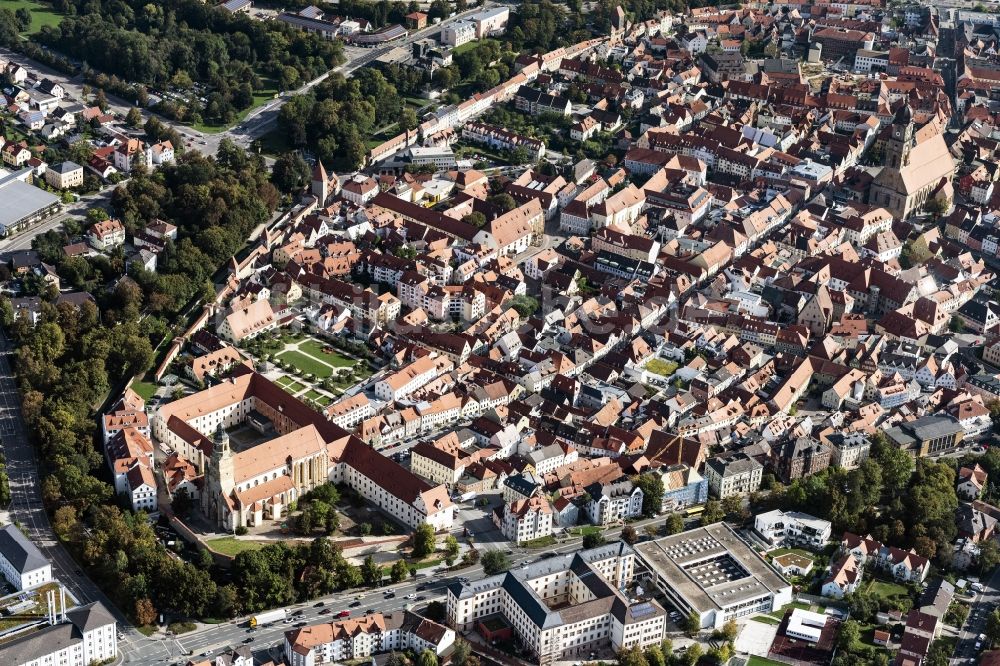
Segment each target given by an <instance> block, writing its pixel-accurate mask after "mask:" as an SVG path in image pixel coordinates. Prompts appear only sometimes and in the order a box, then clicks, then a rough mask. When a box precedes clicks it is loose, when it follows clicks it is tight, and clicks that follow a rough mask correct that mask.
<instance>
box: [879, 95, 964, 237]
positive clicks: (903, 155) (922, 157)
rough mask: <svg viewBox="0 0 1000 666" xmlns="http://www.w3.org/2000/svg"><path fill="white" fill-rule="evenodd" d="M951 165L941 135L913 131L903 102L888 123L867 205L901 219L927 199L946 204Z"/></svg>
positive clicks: (928, 129) (934, 130)
mask: <svg viewBox="0 0 1000 666" xmlns="http://www.w3.org/2000/svg"><path fill="white" fill-rule="evenodd" d="M954 172H955V162H954V160H953V159H952V157H951V153H950V152H949V151H948V146H947V144H945V141H944V136H943V135H942V134H941V132H940V131H938V130H937V128H936V127H934V126H927V127H924V128H922V129H921V130H920V131H918V132H914V127H913V110H912V109H911V108H910V105H909V104H907V103H906V102H905V101H904V102H903V105H902V106H900V107H899V110H898V111H896V115H895V117H894V118H893V120H892V128H891V135H890V137H889V139H888V140H887V141H886V143H885V166H884V167H883V168H882V170H881V171H879V173H878V175H877V176H875V180H874V182H873V183H872V187H871V190H870V191H869V195H868V203H870V204H872V205H875V206H882V207H883V208H886V209H887V210H889V212H891V213H892V214H893V216H894V217H895V218H896V219H898V220H902V219H905V218H906V217H907V216H909V215H911V214H913V213H915V212H917V211H919V210H920V208H921V207H922V206H923V205H924V204H925V203H926V202H927V200H928V199H930V198H941V199H943V200H946V201H948V202H950V201H951V200H952V197H953V190H952V184H951V179H952V176H953V175H954Z"/></svg>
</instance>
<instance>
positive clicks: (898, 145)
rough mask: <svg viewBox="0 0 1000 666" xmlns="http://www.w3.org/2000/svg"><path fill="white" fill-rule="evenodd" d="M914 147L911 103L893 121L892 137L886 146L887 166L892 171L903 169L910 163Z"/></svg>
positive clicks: (903, 107)
mask: <svg viewBox="0 0 1000 666" xmlns="http://www.w3.org/2000/svg"><path fill="white" fill-rule="evenodd" d="M912 147H913V109H911V108H910V104H909V102H907V101H906V100H903V105H902V106H901V107H899V109H898V110H897V111H896V115H895V117H894V118H893V119H892V135H891V137H890V138H889V140H888V141H886V144H885V164H886V166H887V167H889V168H891V169H902V168H903V167H905V166H907V165H908V164H909V163H910V148H912Z"/></svg>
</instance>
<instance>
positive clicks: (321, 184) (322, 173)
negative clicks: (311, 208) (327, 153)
mask: <svg viewBox="0 0 1000 666" xmlns="http://www.w3.org/2000/svg"><path fill="white" fill-rule="evenodd" d="M309 189H310V191H311V192H312V194H313V196H314V197H316V198H317V199H319V205H320V206H326V200H327V199H329V198H330V194H331V192H330V178H329V177H328V176H327V175H326V169H324V168H323V163H322V162H320V161H319V160H316V167H315V168H314V169H313V174H312V183H311V184H310V188H309Z"/></svg>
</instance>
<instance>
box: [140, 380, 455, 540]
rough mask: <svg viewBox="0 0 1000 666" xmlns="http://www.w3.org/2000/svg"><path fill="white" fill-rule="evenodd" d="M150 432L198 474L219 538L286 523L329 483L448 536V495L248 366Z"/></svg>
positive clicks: (178, 404) (201, 497)
mask: <svg viewBox="0 0 1000 666" xmlns="http://www.w3.org/2000/svg"><path fill="white" fill-rule="evenodd" d="M152 434H153V438H154V439H155V441H156V443H157V445H160V446H162V447H165V448H166V449H167V450H168V451H170V452H171V453H176V455H177V456H179V457H180V458H183V459H184V460H186V461H189V462H190V464H191V465H192V466H193V467H194V468H195V469H196V470H197V474H198V476H197V477H196V478H195V479H194V484H195V486H196V487H197V488H198V489H199V492H198V493H197V496H196V497H195V498H194V499H197V500H198V506H199V507H200V509H201V512H202V514H203V515H204V516H205V518H207V519H208V520H209V521H210V522H211V523H213V524H215V525H217V526H218V527H219V528H220V529H223V530H226V531H232V530H235V529H237V528H239V527H251V526H259V525H262V524H264V522H265V521H269V520H270V521H277V520H283V519H284V518H285V517H287V515H288V511H289V509H290V507H291V506H292V505H293V504H294V503H295V502H297V501H298V499H299V498H300V497H301V496H302V495H303V494H305V493H307V492H309V491H310V490H312V489H313V488H316V487H317V486H320V485H323V484H325V483H327V482H332V483H343V484H346V485H347V486H350V487H351V488H353V489H355V490H356V491H357V492H358V494H359V495H361V496H362V497H364V498H365V499H366V500H368V501H369V502H371V503H372V504H374V505H375V506H376V507H378V508H379V509H381V510H382V511H384V512H385V513H387V514H389V515H390V516H392V518H394V519H395V520H396V521H398V522H399V523H401V524H403V525H406V526H407V527H410V528H415V527H416V526H418V525H420V524H423V523H427V524H430V525H431V526H433V527H434V529H435V530H447V529H450V528H451V526H452V524H453V521H454V519H455V506H454V504H452V502H451V499H450V497H449V495H448V489H447V488H446V487H444V486H443V485H440V484H439V485H437V486H432V485H430V484H428V483H426V482H425V481H424V480H423V479H420V478H419V477H417V476H416V475H414V474H413V473H412V472H410V470H408V469H406V468H404V467H401V466H400V465H399V464H397V463H396V462H394V461H393V460H391V459H389V458H386V457H385V456H383V455H381V454H379V453H377V452H375V451H372V449H371V448H370V447H369V446H368V445H367V444H365V443H364V442H362V441H361V440H360V439H358V438H357V437H356V436H354V435H352V434H350V433H349V432H347V431H346V430H344V429H343V428H341V427H340V426H338V425H336V424H335V423H333V422H332V421H329V420H327V418H326V417H325V416H323V415H322V414H321V413H319V412H317V411H316V410H314V409H312V408H311V407H309V406H308V405H306V404H305V403H304V402H303V401H301V400H299V399H297V398H295V397H293V396H292V395H290V394H289V393H287V392H286V391H285V390H284V389H282V388H281V387H280V386H278V385H277V384H275V383H273V382H271V381H270V380H268V379H267V378H265V377H264V376H263V375H260V374H258V373H256V372H254V370H253V368H252V367H250V366H247V365H238V366H237V367H236V368H235V369H234V370H233V371H232V374H231V376H230V377H228V378H226V379H224V380H222V381H221V382H220V383H218V384H216V385H214V386H210V387H209V388H206V389H205V390H203V391H199V392H198V393H194V394H192V395H189V396H185V397H183V398H180V399H178V400H174V401H173V402H169V403H167V404H165V405H163V406H161V407H160V409H159V410H157V412H156V414H155V416H154V418H153V422H152ZM237 440H238V441H237Z"/></svg>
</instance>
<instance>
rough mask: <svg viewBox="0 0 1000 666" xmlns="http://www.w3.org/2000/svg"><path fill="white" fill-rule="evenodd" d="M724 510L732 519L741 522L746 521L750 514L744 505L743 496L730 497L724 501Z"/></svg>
mask: <svg viewBox="0 0 1000 666" xmlns="http://www.w3.org/2000/svg"><path fill="white" fill-rule="evenodd" d="M722 510H723V512H725V514H726V515H727V516H729V517H730V518H735V519H737V520H738V521H739V522H743V521H744V520H746V518H747V516H748V515H749V512H748V511H747V509H746V507H745V506H744V505H743V496H742V495H730V496H729V497H726V498H724V499H723V500H722Z"/></svg>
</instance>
